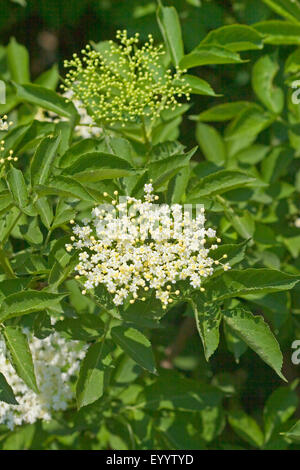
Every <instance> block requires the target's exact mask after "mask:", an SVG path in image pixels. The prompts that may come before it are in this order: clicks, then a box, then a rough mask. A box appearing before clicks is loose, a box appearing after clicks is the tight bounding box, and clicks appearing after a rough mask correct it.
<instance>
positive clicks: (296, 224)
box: [295, 217, 300, 228]
mask: <svg viewBox="0 0 300 470" xmlns="http://www.w3.org/2000/svg"><path fill="white" fill-rule="evenodd" d="M295 227H297V228H300V217H298V219H296V220H295Z"/></svg>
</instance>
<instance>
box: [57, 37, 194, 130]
mask: <svg viewBox="0 0 300 470" xmlns="http://www.w3.org/2000/svg"><path fill="white" fill-rule="evenodd" d="M116 38H117V39H118V40H119V42H120V43H119V44H117V43H115V42H114V41H109V42H108V43H100V45H99V46H97V49H98V50H95V49H93V48H92V47H91V46H90V45H88V46H86V48H85V49H83V50H82V51H81V53H82V57H78V55H77V54H73V58H72V59H71V60H66V61H65V63H64V65H65V67H67V68H69V69H70V70H69V71H68V73H67V74H66V78H65V82H64V84H63V85H62V88H63V89H64V90H65V91H68V90H71V91H72V92H73V96H74V99H77V100H80V101H81V102H82V105H83V107H85V108H86V109H87V111H88V113H89V115H90V116H91V117H92V119H93V120H94V122H95V123H99V124H101V125H103V124H110V125H113V124H115V123H118V124H121V125H122V126H125V125H126V123H132V122H133V123H140V122H141V120H142V119H150V120H154V119H156V118H158V117H159V116H160V114H161V112H162V111H163V110H165V109H172V110H174V109H175V108H176V107H177V106H182V104H181V103H180V102H179V100H180V98H182V97H185V98H186V99H187V100H190V92H191V89H190V87H189V85H188V84H187V83H186V82H185V80H184V78H183V77H182V74H183V73H185V72H186V71H185V70H180V69H179V68H178V67H177V68H176V70H174V71H172V70H171V69H166V68H165V67H164V65H163V63H162V57H161V56H162V55H164V54H165V52H164V51H163V47H162V46H161V45H160V46H155V45H154V40H153V37H152V36H151V35H149V36H148V41H147V42H146V43H145V44H144V45H143V46H142V47H139V46H138V44H139V35H138V33H137V34H135V36H133V37H131V38H129V37H127V31H126V30H124V31H118V32H117V35H116Z"/></svg>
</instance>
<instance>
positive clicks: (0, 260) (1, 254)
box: [0, 248, 16, 279]
mask: <svg viewBox="0 0 300 470" xmlns="http://www.w3.org/2000/svg"><path fill="white" fill-rule="evenodd" d="M0 264H1V266H2V268H3V270H4V272H5V274H6V275H7V277H8V278H9V279H14V278H15V277H16V275H15V273H14V270H13V268H12V267H11V264H10V261H9V259H8V258H7V256H6V254H5V251H4V250H3V249H2V248H0Z"/></svg>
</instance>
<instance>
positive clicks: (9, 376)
mask: <svg viewBox="0 0 300 470" xmlns="http://www.w3.org/2000/svg"><path fill="white" fill-rule="evenodd" d="M28 337H29V345H30V350H31V353H32V358H33V363H34V368H35V374H36V378H37V385H38V388H39V391H40V393H39V394H36V393H35V392H34V391H32V390H31V389H30V388H29V387H28V386H27V385H26V384H25V383H24V382H23V380H22V379H21V378H20V377H19V376H18V375H17V374H16V372H15V370H14V368H13V367H12V365H11V364H10V362H9V360H8V357H7V354H8V353H7V350H6V347H5V343H4V341H2V340H1V338H0V370H1V372H2V373H3V375H4V376H5V378H6V380H7V382H8V383H9V385H10V386H11V387H12V389H13V391H14V394H15V397H16V400H17V401H18V403H19V404H18V405H10V404H7V403H5V402H2V401H0V424H5V425H7V426H8V428H9V429H13V428H14V427H15V426H18V425H21V424H22V423H34V422H35V421H37V420H38V419H43V420H45V421H49V420H50V419H51V412H52V411H57V410H64V409H66V408H67V405H68V402H69V401H70V400H71V399H72V398H73V392H72V389H71V387H70V384H71V382H70V379H71V377H72V376H74V375H75V374H76V372H77V370H78V368H79V364H80V359H82V358H83V357H84V356H85V349H84V348H82V347H80V346H79V344H78V342H77V341H66V340H65V339H64V338H62V337H61V336H60V335H59V334H58V333H53V334H52V335H50V336H48V337H47V338H45V339H43V340H40V339H37V338H35V337H33V336H29V334H28Z"/></svg>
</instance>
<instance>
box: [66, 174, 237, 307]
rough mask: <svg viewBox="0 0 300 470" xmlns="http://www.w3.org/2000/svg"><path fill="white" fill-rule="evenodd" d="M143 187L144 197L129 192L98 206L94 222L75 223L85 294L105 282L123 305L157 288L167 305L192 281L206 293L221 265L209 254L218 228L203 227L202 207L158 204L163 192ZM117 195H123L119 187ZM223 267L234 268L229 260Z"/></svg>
mask: <svg viewBox="0 0 300 470" xmlns="http://www.w3.org/2000/svg"><path fill="white" fill-rule="evenodd" d="M144 190H145V196H144V200H143V201H142V200H139V199H135V198H133V197H128V196H126V197H120V198H119V200H115V199H114V200H112V201H111V204H110V205H109V207H108V206H107V205H106V206H103V207H104V208H103V207H102V208H101V207H96V208H95V209H93V212H92V214H93V221H92V223H91V224H90V225H89V223H90V222H89V221H85V225H83V226H79V225H75V226H74V228H73V232H74V236H72V237H71V241H72V242H73V243H72V244H68V245H66V249H67V251H71V250H72V249H73V248H75V249H79V250H81V252H80V254H79V264H78V265H77V266H76V268H75V269H76V270H77V271H78V273H79V275H77V276H76V277H77V278H79V277H80V276H84V277H85V278H86V279H85V282H84V290H83V291H82V292H83V294H85V293H86V291H87V290H90V289H93V288H94V287H96V286H98V285H99V284H104V285H105V286H106V288H107V290H108V291H109V292H110V293H111V294H112V295H113V302H114V303H115V305H122V304H123V303H124V300H125V299H127V298H129V299H130V303H134V301H135V300H136V299H138V298H140V299H141V300H146V298H145V295H146V292H148V291H150V290H153V291H154V292H155V296H156V298H157V299H159V300H160V301H161V302H162V304H163V308H164V309H165V308H166V306H167V305H168V303H172V302H173V300H174V296H177V295H179V293H180V291H179V290H178V289H176V283H177V282H178V281H180V280H188V281H189V283H190V285H191V286H192V287H193V288H200V290H201V291H204V288H203V287H202V281H203V280H204V279H205V278H207V277H208V276H211V275H212V274H213V271H214V265H219V264H222V263H221V262H220V260H213V259H212V258H210V257H209V256H208V255H209V250H210V249H215V248H217V246H218V245H216V244H214V245H212V246H211V247H210V248H208V247H207V246H206V242H207V238H215V236H216V232H215V230H213V229H211V228H209V229H205V228H204V223H205V216H204V209H203V208H202V207H201V210H199V214H197V215H196V217H193V214H191V213H190V211H189V210H186V207H187V206H181V205H180V204H174V205H171V206H169V205H167V204H163V205H159V204H156V203H154V201H155V200H158V196H154V195H153V187H152V184H151V183H150V184H146V185H145V187H144ZM114 194H115V196H118V192H117V191H115V193H114ZM104 196H105V197H108V194H107V193H104ZM73 222H74V221H71V223H73ZM216 241H217V243H219V242H221V240H220V239H219V238H217V239H216ZM226 257H227V256H226V255H224V256H223V258H226ZM223 267H224V270H228V269H230V266H229V264H227V263H226V264H224V265H223ZM149 293H151V292H149Z"/></svg>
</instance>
